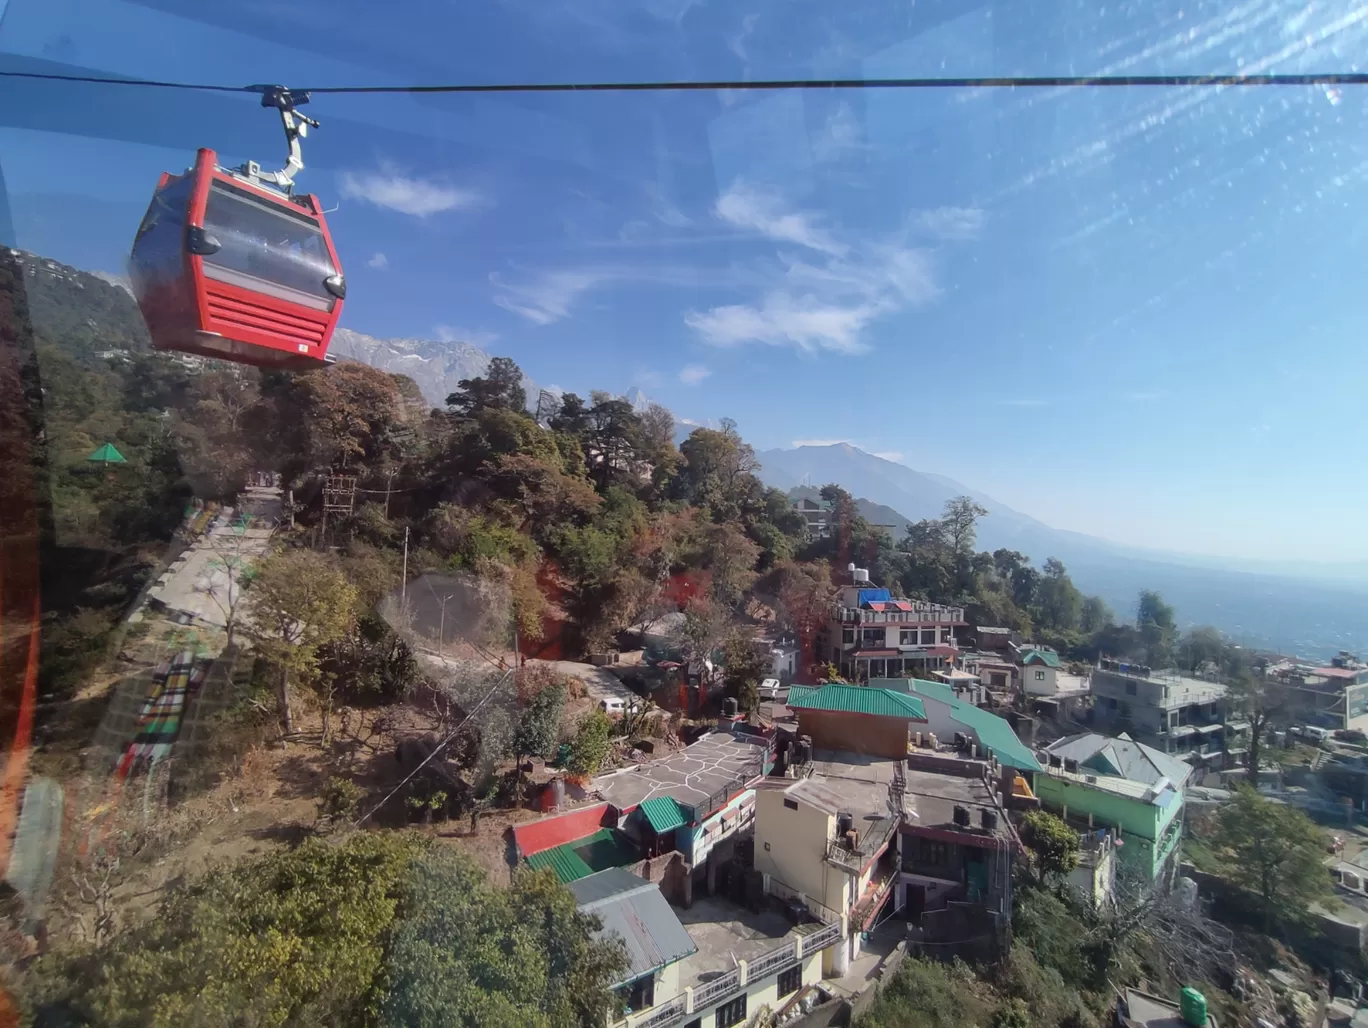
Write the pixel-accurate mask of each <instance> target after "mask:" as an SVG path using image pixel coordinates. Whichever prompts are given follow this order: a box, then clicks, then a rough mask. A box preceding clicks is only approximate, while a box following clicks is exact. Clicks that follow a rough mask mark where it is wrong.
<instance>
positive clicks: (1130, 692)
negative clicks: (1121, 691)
mask: <svg viewBox="0 0 1368 1028" xmlns="http://www.w3.org/2000/svg"><path fill="white" fill-rule="evenodd" d="M1126 695H1127V696H1134V695H1135V683H1134V682H1127V683H1126Z"/></svg>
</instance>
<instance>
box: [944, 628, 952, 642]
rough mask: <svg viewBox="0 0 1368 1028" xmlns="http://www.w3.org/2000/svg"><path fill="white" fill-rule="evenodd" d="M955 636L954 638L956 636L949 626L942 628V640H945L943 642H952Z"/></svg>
mask: <svg viewBox="0 0 1368 1028" xmlns="http://www.w3.org/2000/svg"><path fill="white" fill-rule="evenodd" d="M953 638H954V636H953V635H952V634H951V630H950V629H948V628H942V629H941V642H943V643H948V642H950V641H951V640H952V639H953Z"/></svg>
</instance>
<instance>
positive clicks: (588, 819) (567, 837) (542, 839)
mask: <svg viewBox="0 0 1368 1028" xmlns="http://www.w3.org/2000/svg"><path fill="white" fill-rule="evenodd" d="M608 807H609V804H607V803H595V804H594V805H593V806H592V807H581V808H579V809H578V810H571V811H569V812H568V813H565V814H556V815H554V816H552V817H544V818H542V819H541V820H540V821H533V822H531V823H530V824H525V825H517V826H515V827H514V829H513V843H514V845H515V846H517V848H518V855H519V856H521V857H523V858H524V859H525V858H527V857H530V856H531V855H532V854H534V853H540V852H541V851H542V850H549V849H551V848H552V847H553V846H563V845H565V844H566V843H567V842H574V841H575V840H576V839H583V838H585V837H586V836H590V835H593V834H594V833H595V832H597V831H598V830H599V829H600V828H603V827H605V825H606V823H607V821H608Z"/></svg>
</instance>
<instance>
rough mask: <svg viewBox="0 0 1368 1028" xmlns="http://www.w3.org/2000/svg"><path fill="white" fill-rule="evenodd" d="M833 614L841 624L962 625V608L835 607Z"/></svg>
mask: <svg viewBox="0 0 1368 1028" xmlns="http://www.w3.org/2000/svg"><path fill="white" fill-rule="evenodd" d="M835 613H836V620H837V621H840V622H841V623H842V624H863V625H910V624H932V625H950V624H963V623H964V608H962V607H947V608H945V609H944V610H858V609H856V608H854V607H837V608H836V611H835Z"/></svg>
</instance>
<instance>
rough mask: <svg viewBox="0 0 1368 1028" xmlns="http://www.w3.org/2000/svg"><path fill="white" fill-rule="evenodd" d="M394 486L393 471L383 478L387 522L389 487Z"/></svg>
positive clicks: (386, 518) (387, 518)
mask: <svg viewBox="0 0 1368 1028" xmlns="http://www.w3.org/2000/svg"><path fill="white" fill-rule="evenodd" d="M393 484H394V471H393V470H391V471H390V473H389V474H387V475H386V476H385V520H386V521H388V520H389V501H390V486H391V485H393Z"/></svg>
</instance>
